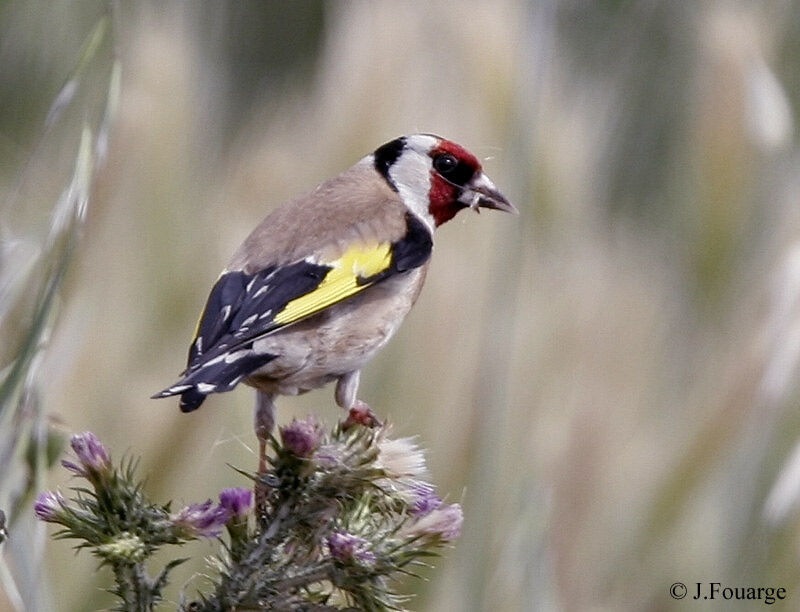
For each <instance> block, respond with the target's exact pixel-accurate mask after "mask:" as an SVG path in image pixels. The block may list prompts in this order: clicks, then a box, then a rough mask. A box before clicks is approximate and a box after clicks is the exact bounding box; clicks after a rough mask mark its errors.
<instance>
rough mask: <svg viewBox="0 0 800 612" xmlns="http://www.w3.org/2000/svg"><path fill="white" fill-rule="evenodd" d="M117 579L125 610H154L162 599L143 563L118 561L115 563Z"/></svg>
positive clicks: (131, 611)
mask: <svg viewBox="0 0 800 612" xmlns="http://www.w3.org/2000/svg"><path fill="white" fill-rule="evenodd" d="M113 568H114V577H115V578H116V580H117V590H116V594H117V595H118V596H119V598H120V599H122V602H123V604H124V608H123V609H124V610H125V612H152V610H154V609H155V605H156V604H157V603H158V602H159V601H161V594H160V593H159V592H158V591H159V590H158V589H154V585H153V581H152V580H151V579H150V577H149V576H148V575H147V571H146V570H145V569H144V565H142V564H141V563H124V562H117V563H114V565H113Z"/></svg>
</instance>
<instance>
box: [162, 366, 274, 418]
mask: <svg viewBox="0 0 800 612" xmlns="http://www.w3.org/2000/svg"><path fill="white" fill-rule="evenodd" d="M275 357H276V355H257V354H255V353H249V354H244V355H243V356H242V357H240V358H238V359H235V360H233V361H231V362H227V361H225V360H224V359H216V360H214V361H211V362H208V363H205V364H202V365H200V367H197V368H196V369H194V370H192V371H191V373H189V374H187V375H186V376H184V377H183V378H182V379H181V380H179V381H178V382H176V383H175V384H174V385H171V386H170V387H167V388H166V389H164V390H163V391H159V392H158V393H156V394H155V395H153V396H152V399H159V398H162V397H170V396H171V395H180V396H181V403H180V407H181V412H192V411H193V410H197V409H198V408H199V407H200V404H202V403H203V402H204V401H205V399H206V396H207V395H209V394H210V393H225V392H227V391H230V390H231V389H233V388H234V387H235V386H236V385H237V384H239V381H241V380H242V379H243V378H245V377H246V376H248V375H249V374H251V373H253V372H255V371H256V370H258V369H259V368H260V367H262V366H263V365H265V364H267V363H268V362H270V361H272V360H273V359H275Z"/></svg>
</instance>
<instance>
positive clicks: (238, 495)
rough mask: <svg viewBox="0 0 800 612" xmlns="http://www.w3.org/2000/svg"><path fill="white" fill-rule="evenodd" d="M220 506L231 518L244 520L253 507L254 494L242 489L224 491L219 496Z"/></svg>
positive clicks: (235, 488)
mask: <svg viewBox="0 0 800 612" xmlns="http://www.w3.org/2000/svg"><path fill="white" fill-rule="evenodd" d="M219 505H220V507H221V508H224V509H225V510H226V511H227V512H228V515H229V517H230V518H237V519H242V518H244V517H246V516H247V515H248V513H249V512H250V510H251V509H252V507H253V492H252V491H251V490H250V489H244V488H241V487H234V488H231V489H223V490H222V491H221V492H220V494H219Z"/></svg>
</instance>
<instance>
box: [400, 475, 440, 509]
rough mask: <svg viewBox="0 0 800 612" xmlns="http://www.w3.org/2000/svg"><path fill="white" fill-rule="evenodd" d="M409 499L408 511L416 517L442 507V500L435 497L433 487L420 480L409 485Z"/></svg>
mask: <svg viewBox="0 0 800 612" xmlns="http://www.w3.org/2000/svg"><path fill="white" fill-rule="evenodd" d="M409 497H410V500H409V503H408V509H409V511H410V512H411V514H412V515H414V516H416V517H422V516H425V515H426V514H428V513H429V512H431V511H433V510H436V509H437V508H439V507H440V506H441V505H442V500H441V498H440V497H439V496H438V495H436V491H435V489H434V488H433V485H431V484H429V483H427V482H423V481H421V480H416V481H414V482H413V483H412V484H411V485H410V487H409Z"/></svg>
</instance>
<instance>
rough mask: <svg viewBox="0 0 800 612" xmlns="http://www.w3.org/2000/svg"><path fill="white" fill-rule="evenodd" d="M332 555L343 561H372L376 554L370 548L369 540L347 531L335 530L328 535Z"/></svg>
mask: <svg viewBox="0 0 800 612" xmlns="http://www.w3.org/2000/svg"><path fill="white" fill-rule="evenodd" d="M327 542H328V550H330V553H331V557H333V558H334V559H336V560H337V561H340V562H342V563H352V562H356V563H372V562H373V561H375V555H374V553H373V552H372V551H370V550H369V542H367V541H366V540H365V539H364V538H361V537H359V536H357V535H354V534H352V533H349V532H347V531H334V532H333V533H332V534H331V535H329V536H328V540H327Z"/></svg>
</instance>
